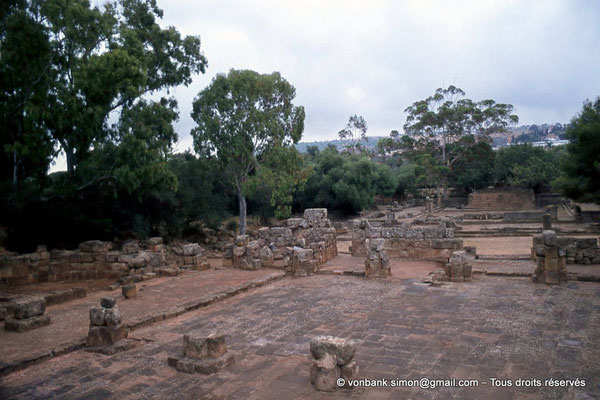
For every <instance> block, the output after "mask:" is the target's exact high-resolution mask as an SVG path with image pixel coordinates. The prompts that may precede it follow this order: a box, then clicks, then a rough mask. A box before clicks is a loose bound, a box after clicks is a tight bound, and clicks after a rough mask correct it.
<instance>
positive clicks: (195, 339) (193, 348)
mask: <svg viewBox="0 0 600 400" xmlns="http://www.w3.org/2000/svg"><path fill="white" fill-rule="evenodd" d="M183 354H184V355H185V356H186V357H189V358H196V359H200V358H205V357H208V342H207V338H206V337H203V336H197V335H183Z"/></svg>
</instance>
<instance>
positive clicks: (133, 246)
mask: <svg viewBox="0 0 600 400" xmlns="http://www.w3.org/2000/svg"><path fill="white" fill-rule="evenodd" d="M121 251H123V253H137V252H138V251H140V243H139V242H138V241H137V240H129V241H127V242H125V243H123V245H122V246H121Z"/></svg>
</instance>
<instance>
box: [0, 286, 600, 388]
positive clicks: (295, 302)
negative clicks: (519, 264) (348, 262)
mask: <svg viewBox="0 0 600 400" xmlns="http://www.w3.org/2000/svg"><path fill="white" fill-rule="evenodd" d="M214 331H218V332H223V333H224V334H225V335H226V340H227V343H228V347H229V350H230V351H231V352H233V353H234V354H235V357H236V364H235V366H232V367H229V368H227V369H226V370H223V371H221V372H219V373H217V374H214V375H209V376H203V375H197V374H196V375H190V374H185V373H181V372H177V371H175V370H174V369H173V368H171V367H169V366H168V365H167V358H168V357H169V356H171V355H174V354H177V353H179V352H180V351H181V345H182V335H183V334H184V333H198V334H206V333H209V332H214ZM318 334H331V335H335V336H340V337H345V338H351V339H355V340H358V341H359V346H358V349H357V354H356V358H355V360H356V361H357V362H358V363H359V364H360V366H361V377H364V378H372V379H384V378H387V379H396V378H398V379H409V378H410V379H412V378H414V379H420V378H422V377H427V378H430V379H449V378H457V379H478V380H480V381H481V382H484V381H485V382H488V385H484V384H480V385H479V386H478V387H473V388H437V389H420V388H402V389H398V388H390V387H388V388H357V389H354V390H352V391H345V390H344V391H338V392H336V393H333V394H330V393H320V392H316V391H315V390H314V389H313V388H312V386H311V385H310V383H309V369H310V364H311V361H310V358H309V341H310V339H311V338H312V337H313V336H315V335H318ZM133 337H134V338H137V339H140V340H141V339H143V340H145V341H146V343H145V344H144V345H143V346H142V347H139V348H137V349H134V350H131V351H127V352H124V353H120V354H117V355H114V356H103V355H99V354H90V353H86V352H83V351H76V352H72V353H69V354H66V355H64V356H61V357H57V358H54V359H52V360H50V361H48V362H45V363H43V364H39V365H34V366H32V367H30V368H28V369H26V370H23V371H18V372H15V373H13V374H11V375H8V376H6V377H4V378H3V381H2V384H1V387H0V398H15V399H30V398H63V399H77V398H82V399H83V398H85V399H90V398H119V399H142V398H143V399H149V398H152V399H154V398H155V399H164V398H177V399H188V398H203V399H204V398H205V399H235V398H244V399H287V398H290V399H329V398H335V399H338V398H339V399H342V398H344V399H345V398H356V399H404V398H406V399H511V400H517V399H593V398H598V397H599V396H600V363H598V360H600V285H598V284H597V283H591V282H568V283H567V284H563V285H560V286H554V287H550V286H545V285H535V284H532V283H531V281H530V279H528V278H498V277H495V278H492V277H487V276H485V275H478V276H475V277H474V280H473V282H471V283H452V284H448V285H442V286H437V287H430V286H427V285H424V284H421V283H420V282H419V281H418V280H415V279H408V280H404V281H388V280H372V279H365V278H360V277H353V276H330V275H315V276H312V277H305V278H292V277H287V278H285V279H282V280H278V281H276V282H274V283H272V284H270V285H266V286H263V287H260V288H257V289H255V290H252V291H249V292H246V293H243V294H240V295H238V296H235V297H232V298H229V299H226V300H223V301H221V302H218V303H215V304H213V305H210V306H208V307H205V308H202V309H199V310H196V311H192V312H189V313H186V314H183V315H181V316H179V317H176V318H173V319H170V320H167V321H162V322H159V323H157V324H154V325H152V326H148V327H144V328H141V329H139V330H137V331H135V332H134V333H133ZM492 377H495V378H498V379H505V380H506V379H511V380H513V381H515V382H516V379H518V378H537V379H541V380H542V381H543V380H545V379H548V378H551V377H552V378H557V379H576V378H579V379H584V380H585V381H586V386H585V387H577V388H575V387H571V388H566V387H548V386H543V387H539V388H527V387H515V386H514V385H513V386H512V387H502V388H500V387H491V386H490V384H489V379H490V378H492Z"/></svg>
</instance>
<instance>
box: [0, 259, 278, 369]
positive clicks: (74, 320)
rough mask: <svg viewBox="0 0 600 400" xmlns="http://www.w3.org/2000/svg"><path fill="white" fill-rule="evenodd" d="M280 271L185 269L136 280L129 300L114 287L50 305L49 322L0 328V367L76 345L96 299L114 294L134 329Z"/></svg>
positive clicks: (45, 356)
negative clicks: (21, 328)
mask: <svg viewBox="0 0 600 400" xmlns="http://www.w3.org/2000/svg"><path fill="white" fill-rule="evenodd" d="M284 275H285V273H284V272H283V271H279V270H273V269H262V270H258V271H242V270H239V269H232V268H220V269H211V270H206V271H186V272H185V273H182V274H181V275H179V276H176V277H161V278H156V279H152V280H149V281H144V282H139V283H138V284H137V285H138V295H137V298H135V299H125V298H124V297H123V296H122V295H121V290H120V289H118V290H114V291H112V292H111V291H97V292H93V293H90V294H89V295H88V296H87V297H86V298H83V299H78V300H75V301H71V302H69V303H64V304H60V305H56V306H50V307H48V308H47V310H46V315H49V316H50V317H51V318H52V323H51V324H50V325H48V326H46V327H43V328H40V329H35V330H32V331H29V332H23V333H15V332H7V331H5V330H4V329H1V330H0V371H1V370H5V369H7V368H8V369H12V368H15V367H16V366H19V365H20V364H23V363H25V364H27V363H33V362H35V360H36V359H37V360H38V361H42V360H44V359H48V358H51V357H53V356H55V355H57V354H63V353H65V352H66V351H67V350H72V349H73V348H78V347H81V344H80V343H81V340H82V339H85V336H86V335H87V331H88V328H89V309H90V308H91V307H92V306H97V305H98V304H99V302H100V298H101V297H105V296H111V297H116V298H117V299H118V300H117V305H118V307H119V310H120V311H121V314H122V316H123V322H124V323H125V324H126V325H128V326H129V327H130V328H132V329H136V328H139V327H141V326H145V325H149V324H152V323H154V322H157V321H161V320H164V319H168V318H172V317H175V316H177V315H181V314H183V313H185V312H189V311H191V310H195V309H198V308H200V307H205V306H207V305H209V304H212V303H214V302H215V301H220V300H223V299H224V298H227V297H230V296H233V295H236V294H238V293H240V292H242V291H244V290H247V289H249V288H252V287H257V286H259V285H262V284H266V283H268V282H269V281H271V280H273V279H278V278H281V277H283V276H284ZM78 344H79V345H78ZM73 346H75V347H73Z"/></svg>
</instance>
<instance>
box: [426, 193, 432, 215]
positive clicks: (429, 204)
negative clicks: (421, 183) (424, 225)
mask: <svg viewBox="0 0 600 400" xmlns="http://www.w3.org/2000/svg"><path fill="white" fill-rule="evenodd" d="M425 212H426V213H427V215H431V214H433V199H432V198H431V197H429V196H427V197H425Z"/></svg>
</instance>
